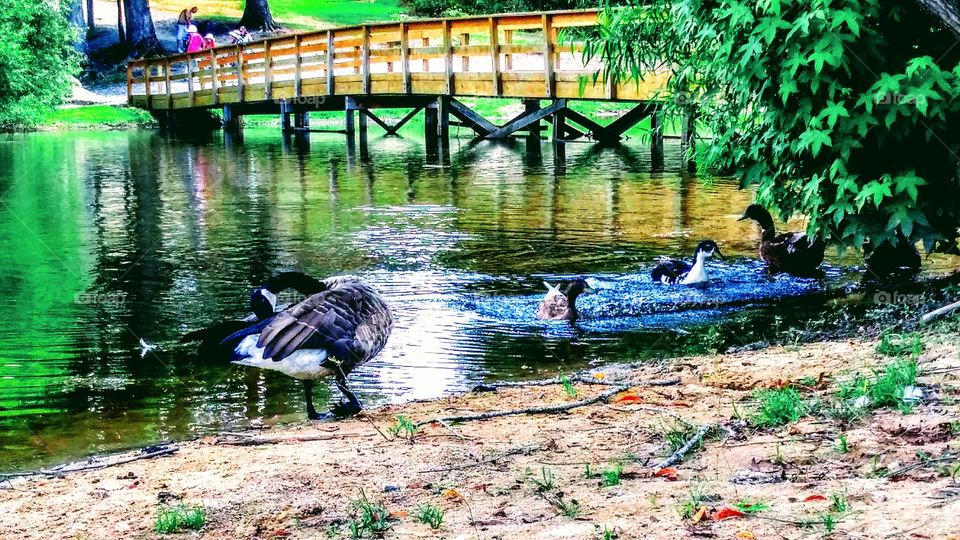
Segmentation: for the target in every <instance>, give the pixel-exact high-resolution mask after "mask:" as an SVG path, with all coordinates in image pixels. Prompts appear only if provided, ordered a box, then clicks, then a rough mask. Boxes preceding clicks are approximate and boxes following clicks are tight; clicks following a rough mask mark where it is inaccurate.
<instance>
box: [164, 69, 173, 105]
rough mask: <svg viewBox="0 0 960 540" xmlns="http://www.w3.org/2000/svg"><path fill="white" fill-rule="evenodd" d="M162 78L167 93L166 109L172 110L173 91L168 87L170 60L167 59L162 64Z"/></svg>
mask: <svg viewBox="0 0 960 540" xmlns="http://www.w3.org/2000/svg"><path fill="white" fill-rule="evenodd" d="M163 78H164V81H163V82H164V86H165V90H166V91H167V108H168V109H172V108H173V90H172V88H171V86H170V59H169V58H167V60H166V61H165V62H164V64H163Z"/></svg>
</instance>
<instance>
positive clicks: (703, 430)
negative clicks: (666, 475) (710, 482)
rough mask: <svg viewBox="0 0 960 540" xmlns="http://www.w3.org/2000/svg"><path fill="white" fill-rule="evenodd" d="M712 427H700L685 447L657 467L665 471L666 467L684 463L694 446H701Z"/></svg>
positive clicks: (684, 444)
mask: <svg viewBox="0 0 960 540" xmlns="http://www.w3.org/2000/svg"><path fill="white" fill-rule="evenodd" d="M711 427H712V426H700V429H698V430H697V432H696V433H694V434H693V437H690V439H689V440H687V442H685V443H683V446H681V447H680V448H678V449H677V451H676V452H674V453H673V455H671V456H670V457H668V458H667V459H665V460H663V461H661V462H660V464H659V465H657V466H656V468H657V469H664V468H666V467H670V466H671V465H676V464H677V463H680V462H681V461H683V456H684V455H686V454H687V452H689V451H690V449H691V448H693V447H694V446H696V445H697V444H699V443H700V441H702V440H703V436H704V435H706V434H707V432H708V431H710V428H711Z"/></svg>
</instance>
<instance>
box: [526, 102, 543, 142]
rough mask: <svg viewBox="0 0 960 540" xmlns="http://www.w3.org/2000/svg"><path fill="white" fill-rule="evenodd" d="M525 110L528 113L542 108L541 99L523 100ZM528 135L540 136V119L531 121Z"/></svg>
mask: <svg viewBox="0 0 960 540" xmlns="http://www.w3.org/2000/svg"><path fill="white" fill-rule="evenodd" d="M523 110H524V112H525V113H526V114H533V113H535V112H537V111H539V110H540V100H539V99H525V100H523ZM527 135H528V136H529V137H537V138H540V121H539V120H536V121H534V122H531V123H530V124H529V125H528V126H527Z"/></svg>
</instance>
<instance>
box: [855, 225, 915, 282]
mask: <svg viewBox="0 0 960 540" xmlns="http://www.w3.org/2000/svg"><path fill="white" fill-rule="evenodd" d="M863 260H864V263H865V264H866V266H867V273H866V274H865V276H864V278H865V280H866V281H877V282H890V281H898V280H911V279H913V278H915V277H916V276H917V274H919V273H920V266H921V260H920V252H919V251H917V246H916V245H914V244H912V243H911V242H910V241H909V240H907V239H906V237H904V236H903V234H900V233H899V232H898V233H897V234H896V235H895V237H894V239H893V240H892V241H891V240H886V241H884V242H881V243H879V244H877V245H876V246H874V243H873V241H872V240H871V239H869V238H868V239H866V240H865V241H864V242H863Z"/></svg>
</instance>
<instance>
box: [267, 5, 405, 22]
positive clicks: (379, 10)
mask: <svg viewBox="0 0 960 540" xmlns="http://www.w3.org/2000/svg"><path fill="white" fill-rule="evenodd" d="M270 11H271V12H272V13H273V18H274V19H276V20H278V21H280V22H281V23H282V22H283V20H284V19H285V18H293V17H312V18H314V19H317V20H320V21H324V22H329V23H331V24H334V25H337V26H352V25H355V24H361V23H365V22H383V21H392V20H395V19H397V17H398V16H399V15H400V14H401V13H402V12H403V11H404V9H403V7H402V6H401V3H400V1H399V0H375V1H372V2H371V1H365V0H352V1H350V0H348V1H344V0H271V2H270Z"/></svg>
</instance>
